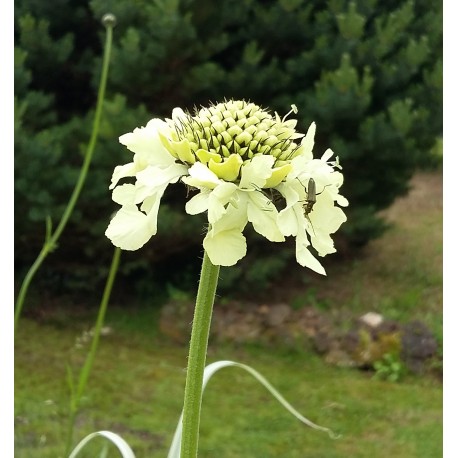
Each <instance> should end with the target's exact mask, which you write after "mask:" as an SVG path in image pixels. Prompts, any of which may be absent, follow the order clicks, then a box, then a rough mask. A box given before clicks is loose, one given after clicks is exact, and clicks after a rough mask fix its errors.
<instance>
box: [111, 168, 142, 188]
mask: <svg viewBox="0 0 458 458" xmlns="http://www.w3.org/2000/svg"><path fill="white" fill-rule="evenodd" d="M136 173H137V167H136V165H135V163H134V162H129V163H128V164H124V165H117V166H116V167H115V169H114V171H113V175H112V177H111V184H110V188H109V189H113V188H114V187H115V186H116V185H117V184H118V181H119V180H120V179H121V178H126V177H133V176H134V175H135V174H136Z"/></svg>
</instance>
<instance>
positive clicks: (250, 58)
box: [15, 0, 442, 290]
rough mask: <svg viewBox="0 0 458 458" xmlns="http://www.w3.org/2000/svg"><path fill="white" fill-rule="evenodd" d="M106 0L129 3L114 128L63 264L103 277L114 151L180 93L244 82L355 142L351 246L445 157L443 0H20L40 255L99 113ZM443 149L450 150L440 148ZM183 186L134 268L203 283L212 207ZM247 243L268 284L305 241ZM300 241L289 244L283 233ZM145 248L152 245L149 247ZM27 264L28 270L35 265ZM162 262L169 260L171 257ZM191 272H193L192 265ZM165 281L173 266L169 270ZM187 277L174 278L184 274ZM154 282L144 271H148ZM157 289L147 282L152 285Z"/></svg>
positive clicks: (18, 115) (244, 88)
mask: <svg viewBox="0 0 458 458" xmlns="http://www.w3.org/2000/svg"><path fill="white" fill-rule="evenodd" d="M106 12H112V13H113V14H115V15H116V17H117V26H116V28H115V29H114V40H115V42H114V47H113V54H112V59H111V68H110V75H109V83H108V98H107V100H106V103H105V109H104V117H103V124H102V127H101V132H100V141H99V143H98V145H97V148H96V151H95V156H94V161H93V164H92V166H91V169H90V173H89V178H88V181H87V182H86V185H85V188H84V190H83V193H82V195H81V198H80V201H79V203H78V205H77V210H76V213H75V214H74V216H73V218H72V221H71V223H70V224H69V226H68V227H67V229H66V232H65V234H64V236H63V238H62V242H61V247H59V250H57V251H56V252H55V253H54V254H53V260H52V261H51V260H50V261H49V263H48V267H45V269H50V270H51V271H54V270H57V269H60V270H62V269H63V270H64V271H65V274H62V275H63V276H65V275H68V276H77V277H78V276H80V277H81V278H83V279H84V278H85V279H86V280H87V282H86V285H87V286H88V289H93V287H94V285H95V284H96V283H97V281H98V279H99V278H100V275H101V273H100V272H101V267H102V266H104V265H108V263H109V260H110V259H111V246H110V243H109V241H108V240H106V238H105V237H104V230H105V228H106V225H107V222H108V220H109V217H110V215H111V213H112V212H113V211H114V210H115V209H116V208H117V207H116V205H114V204H113V203H112V202H111V196H110V192H109V191H108V185H109V182H110V176H111V173H112V171H113V168H114V166H115V165H118V164H121V163H126V162H128V161H129V160H130V157H131V156H130V153H129V152H128V151H126V150H125V149H124V148H123V147H122V146H121V145H119V144H118V142H117V137H118V136H119V135H121V134H123V133H125V132H128V131H131V130H132V129H133V128H135V127H137V126H140V125H144V124H145V123H146V122H147V121H148V119H150V118H151V117H154V116H161V117H163V116H169V115H170V113H171V110H172V108H173V107H175V106H181V107H182V108H187V109H192V108H193V107H194V106H199V105H201V104H202V105H206V104H208V102H209V101H212V102H218V101H220V100H222V99H223V98H232V97H233V98H245V99H249V100H252V101H253V102H255V103H258V104H260V105H262V106H264V107H269V108H271V109H272V110H275V111H278V112H279V113H280V114H285V113H286V112H288V111H289V109H290V105H291V104H292V103H295V104H296V105H297V106H298V108H299V114H298V119H299V124H298V128H299V129H300V130H301V131H306V129H307V128H308V126H309V124H310V123H311V122H312V121H315V122H316V123H317V137H316V146H315V152H316V154H317V155H321V154H322V153H323V152H324V151H325V149H326V148H328V147H330V148H331V149H333V151H335V153H336V154H337V155H338V156H339V157H340V162H341V164H342V165H343V172H344V175H345V183H344V186H343V189H342V193H343V194H344V195H345V196H346V197H348V199H349V201H350V207H349V208H348V209H347V210H346V213H347V215H348V222H347V223H346V224H344V226H343V227H342V233H343V234H344V235H345V237H344V239H345V240H344V242H345V245H346V246H355V245H364V244H365V243H366V242H367V241H368V240H369V239H371V238H373V237H376V236H378V235H379V234H380V233H381V232H382V231H383V228H384V223H383V221H382V220H380V219H379V218H378V217H377V212H378V211H379V210H381V209H383V208H386V207H387V206H388V205H390V204H391V203H392V202H393V200H394V199H395V198H396V197H397V196H399V195H402V194H403V193H405V192H406V191H407V187H408V180H409V178H410V177H411V175H412V174H413V172H414V171H415V170H416V169H417V168H418V167H423V166H426V165H428V166H430V165H431V164H437V163H438V161H439V160H440V156H437V155H434V154H432V151H434V148H436V149H437V145H438V139H440V137H441V135H442V9H441V4H440V2H433V3H431V2H427V1H426V0H416V1H414V0H412V1H402V2H394V1H388V2H387V1H381V0H365V1H362V0H361V1H352V2H348V1H344V0H330V1H327V2H324V1H319V0H314V1H312V2H310V1H309V2H306V1H302V0H279V1H261V0H257V1H255V0H224V1H220V2H214V1H210V0H195V1H193V0H156V1H151V0H135V1H132V0H116V1H114V0H110V1H106V0H103V1H102V0H92V1H87V0H68V1H62V2H45V1H44V0H41V1H40V0H20V1H18V2H16V3H15V46H16V47H15V96H16V110H15V120H16V124H15V148H16V151H15V168H16V176H15V186H16V189H15V191H16V194H15V215H16V218H15V229H16V234H17V237H16V259H17V268H18V269H24V268H27V267H28V266H29V265H30V263H31V262H32V261H33V259H34V258H35V256H36V253H38V251H39V249H40V247H41V244H42V241H43V237H44V230H45V229H44V228H45V225H44V219H45V217H46V215H50V216H51V217H52V220H53V222H54V224H57V222H58V220H59V218H60V215H61V214H62V211H63V208H64V206H65V205H66V203H67V201H68V198H69V196H70V194H71V191H72V189H73V186H74V184H75V181H76V178H77V176H78V172H79V168H80V166H81V164H82V161H83V155H84V153H85V148H86V145H87V142H88V140H89V135H90V131H91V127H92V120H93V109H94V107H95V101H96V91H97V85H98V79H99V75H100V67H101V65H100V64H101V55H102V48H101V46H102V42H103V27H102V26H101V24H100V18H101V17H102V16H103V14H105V13H106ZM438 157H439V159H438ZM185 198H186V190H185V189H184V187H183V189H181V188H180V187H179V186H173V187H171V188H170V189H169V190H168V191H167V193H166V195H165V197H164V204H165V205H163V206H162V207H161V210H160V218H159V231H158V236H157V237H155V238H154V240H153V241H152V242H151V243H150V244H147V246H146V247H145V248H143V249H142V250H141V251H140V252H138V253H126V255H125V256H124V258H123V261H122V265H123V267H122V269H124V273H125V278H128V279H134V278H140V277H142V276H143V278H144V279H147V280H145V281H147V282H151V283H152V284H154V283H155V282H158V283H157V284H161V282H162V279H163V278H164V279H165V278H169V279H170V278H173V282H176V283H181V287H183V285H184V286H185V287H192V288H194V287H195V278H196V277H197V273H198V268H199V267H198V265H199V264H200V259H199V255H200V253H201V248H200V244H201V240H202V233H203V231H204V219H203V218H200V217H189V216H187V215H186V214H185V213H184V209H183V207H184V202H185ZM249 237H250V239H252V242H251V243H249V253H248V256H247V258H246V259H245V260H244V261H243V262H242V263H240V265H239V266H237V267H235V268H233V272H231V274H229V273H228V274H227V277H226V278H227V279H228V280H227V284H228V286H230V283H231V282H230V281H229V280H230V279H232V281H237V282H238V283H243V284H244V287H245V288H250V286H249V285H250V284H253V285H260V284H262V285H267V284H268V281H269V278H274V277H276V276H277V275H278V274H279V272H280V271H281V270H282V269H284V267H285V266H286V265H287V264H288V262H289V261H290V260H291V259H292V258H293V257H294V251H293V248H291V247H290V246H289V245H288V246H281V247H277V246H275V250H271V249H269V250H266V244H267V243H268V242H265V241H264V240H257V239H256V237H254V236H253V235H252V234H251V233H250V235H249ZM284 245H286V244H284ZM139 259H142V260H144V261H142V262H139ZM20 272H21V270H20ZM159 272H160V273H159ZM190 272H192V274H190ZM164 281H165V280H164ZM171 282H172V281H171ZM140 283H141V282H140ZM139 288H140V289H141V290H144V289H145V287H143V286H141V287H139Z"/></svg>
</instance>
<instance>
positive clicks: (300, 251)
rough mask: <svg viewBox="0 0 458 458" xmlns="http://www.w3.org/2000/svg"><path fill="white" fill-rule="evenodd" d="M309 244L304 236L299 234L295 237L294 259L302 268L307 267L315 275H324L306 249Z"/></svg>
mask: <svg viewBox="0 0 458 458" xmlns="http://www.w3.org/2000/svg"><path fill="white" fill-rule="evenodd" d="M308 246H309V242H308V240H307V236H306V235H305V234H302V233H299V234H298V235H297V237H296V259H297V262H298V263H299V264H300V265H301V266H303V267H308V268H309V269H311V270H313V271H314V272H316V273H319V274H321V275H326V271H325V270H324V268H323V266H322V265H321V264H320V262H319V261H318V260H317V259H316V258H315V257H314V256H313V255H312V253H311V252H310V251H309V249H308Z"/></svg>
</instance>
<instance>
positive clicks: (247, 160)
mask: <svg viewBox="0 0 458 458" xmlns="http://www.w3.org/2000/svg"><path fill="white" fill-rule="evenodd" d="M291 111H293V112H294V113H296V112H297V109H296V107H295V106H294V105H293V106H292V110H291ZM291 111H290V113H291ZM290 113H288V115H289V114H290ZM288 115H286V116H284V117H283V118H280V116H279V115H278V114H277V113H275V115H272V114H270V112H269V111H267V110H264V109H262V108H261V107H259V106H258V105H256V104H254V103H251V102H246V101H244V100H236V101H234V100H229V101H225V102H223V103H218V104H216V105H211V106H210V107H208V108H202V109H200V110H195V112H194V114H190V113H185V112H184V111H183V110H182V109H180V108H175V109H174V110H173V112H172V118H171V119H166V120H165V121H162V120H160V119H152V120H151V121H150V122H149V123H148V124H147V125H146V126H145V127H142V128H140V129H135V130H134V131H133V132H131V133H128V134H125V135H123V136H121V137H120V142H121V143H122V144H124V145H125V146H127V148H128V149H130V150H131V151H132V152H134V157H133V162H131V163H129V164H125V165H123V166H118V167H116V168H115V171H114V173H113V178H112V184H111V188H112V189H113V188H114V190H113V200H114V201H115V202H117V203H118V204H120V205H121V206H122V208H121V209H120V210H119V211H118V213H117V214H116V215H115V217H114V218H113V220H112V221H111V222H110V225H109V227H108V229H107V231H106V235H107V236H108V237H109V238H110V239H111V240H112V242H113V243H114V244H115V245H116V246H119V247H120V248H123V249H127V250H135V249H138V248H140V247H141V246H143V245H144V244H145V243H146V242H147V241H148V240H149V239H150V238H151V237H152V236H153V235H154V234H155V233H156V230H157V216H158V210H159V204H160V199H161V197H162V195H163V193H164V191H165V189H166V187H167V186H168V185H169V184H170V183H175V182H177V181H179V180H181V181H182V182H183V183H185V184H186V185H188V186H189V187H191V188H192V189H195V190H196V191H198V193H197V194H196V195H194V196H193V197H192V198H191V199H190V200H189V201H188V202H187V204H186V212H187V213H188V214H191V215H192V214H198V213H202V212H207V215H208V223H209V228H208V232H207V235H206V237H205V239H204V242H203V244H204V248H205V250H206V251H207V254H208V255H209V258H210V260H211V261H212V262H213V264H216V265H223V266H230V265H234V264H235V263H236V262H237V261H238V260H240V259H241V258H243V257H244V256H245V254H246V250H247V247H246V240H245V237H244V235H243V230H244V228H245V226H246V224H247V223H248V222H250V223H251V224H252V225H253V227H254V229H255V230H256V231H257V232H258V233H259V234H261V235H263V236H264V237H266V238H267V239H268V240H270V241H273V242H282V241H284V240H285V236H294V237H296V257H297V260H298V262H299V263H300V264H301V265H304V266H307V267H309V268H311V269H313V270H315V271H317V272H320V273H322V274H324V273H325V272H324V269H323V267H322V266H321V264H320V263H319V262H318V260H317V259H316V258H315V256H314V255H313V254H312V253H311V251H310V250H309V245H310V243H311V244H312V246H313V247H314V249H315V250H316V251H317V253H318V255H320V256H324V255H326V254H328V253H331V252H333V251H335V250H334V245H333V242H332V239H331V238H330V234H331V233H333V232H335V231H336V230H337V229H338V227H339V226H340V225H341V224H342V223H343V222H344V221H345V220H346V217H345V215H344V213H343V212H342V210H341V209H340V208H339V207H337V206H335V203H338V204H339V205H341V206H345V205H347V204H348V202H347V201H346V199H345V198H344V197H342V196H341V195H340V194H339V187H340V186H341V184H342V182H343V176H342V174H341V173H340V172H338V171H336V170H334V169H335V168H337V167H339V168H340V165H338V162H337V160H336V161H335V162H328V159H329V158H330V157H331V156H332V152H331V151H330V150H328V151H327V152H326V153H325V154H324V155H323V157H322V158H321V159H314V158H313V153H312V149H313V144H314V140H313V139H314V134H315V124H314V123H312V125H311V126H310V128H309V130H308V132H307V134H302V133H299V132H296V130H295V127H296V124H297V121H296V120H294V119H287V116H288ZM125 177H133V178H135V182H134V183H132V184H130V183H128V184H123V185H121V186H118V185H117V184H118V181H119V180H120V179H121V178H125ZM310 179H312V181H313V183H314V184H315V185H316V192H315V193H314V196H313V202H312V201H311V198H310V196H309V195H308V193H310V191H309V190H308V189H307V183H309V182H310ZM275 194H276V195H277V196H280V197H282V199H281V200H282V202H283V203H284V206H283V208H278V204H274V202H273V201H272V196H273V195H275ZM306 204H308V210H307V211H304V208H305V207H304V205H306Z"/></svg>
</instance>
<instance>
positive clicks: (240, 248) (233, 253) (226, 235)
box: [204, 228, 247, 266]
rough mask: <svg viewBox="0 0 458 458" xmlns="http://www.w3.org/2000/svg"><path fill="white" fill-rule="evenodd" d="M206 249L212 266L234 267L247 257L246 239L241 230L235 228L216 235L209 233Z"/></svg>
mask: <svg viewBox="0 0 458 458" xmlns="http://www.w3.org/2000/svg"><path fill="white" fill-rule="evenodd" d="M204 248H205V251H206V252H207V254H208V257H209V258H210V261H211V262H212V264H214V265H216V266H233V265H235V264H236V263H237V262H238V261H239V260H240V259H242V258H243V257H244V256H245V255H246V250H247V244H246V239H245V237H244V235H243V234H242V232H241V231H240V229H237V228H233V229H229V230H225V231H220V232H217V233H216V234H213V233H208V234H207V236H206V237H205V239H204Z"/></svg>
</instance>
